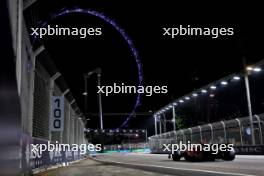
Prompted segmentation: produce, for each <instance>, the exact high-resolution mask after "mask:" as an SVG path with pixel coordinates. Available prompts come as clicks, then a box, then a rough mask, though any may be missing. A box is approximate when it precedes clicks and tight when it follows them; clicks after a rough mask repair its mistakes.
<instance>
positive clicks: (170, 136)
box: [149, 114, 264, 151]
mask: <svg viewBox="0 0 264 176" xmlns="http://www.w3.org/2000/svg"><path fill="white" fill-rule="evenodd" d="M253 126H254V132H255V136H254V138H255V144H254V145H263V144H264V141H263V135H264V132H263V129H264V114H260V115H255V116H254V117H253ZM180 141H181V142H182V143H187V142H188V141H190V142H191V143H209V144H212V143H231V144H234V146H246V145H253V144H252V139H251V129H250V118H249V117H244V118H239V119H238V118H237V119H233V120H228V121H221V122H216V123H212V124H206V125H203V126H196V127H193V128H188V129H183V130H178V131H171V132H168V133H163V134H159V135H155V136H151V137H149V146H150V148H151V150H153V151H157V150H161V149H162V145H163V144H166V143H174V144H175V143H179V142H180Z"/></svg>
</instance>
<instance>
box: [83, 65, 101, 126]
mask: <svg viewBox="0 0 264 176" xmlns="http://www.w3.org/2000/svg"><path fill="white" fill-rule="evenodd" d="M94 73H95V74H96V75H97V87H101V69H100V68H97V69H95V70H93V71H90V72H89V73H86V74H84V80H85V92H84V93H83V95H85V111H87V95H88V93H87V78H89V77H90V76H91V75H93V74H94ZM97 99H98V108H99V117H100V128H101V130H102V129H104V126H103V113H102V97H101V91H100V92H99V93H97ZM86 113H87V112H86Z"/></svg>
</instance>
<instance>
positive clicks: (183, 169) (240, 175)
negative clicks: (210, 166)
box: [95, 159, 256, 176]
mask: <svg viewBox="0 0 264 176" xmlns="http://www.w3.org/2000/svg"><path fill="white" fill-rule="evenodd" d="M95 160H97V161H99V162H100V161H101V162H108V163H113V164H123V165H130V166H143V167H156V168H164V169H173V170H182V171H194V172H205V173H213V174H222V175H237V176H256V175H249V174H242V173H232V172H218V171H211V170H200V169H188V168H177V167H167V166H158V165H147V164H133V163H125V162H116V161H103V160H98V159H95Z"/></svg>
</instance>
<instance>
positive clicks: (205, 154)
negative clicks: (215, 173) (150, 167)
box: [168, 148, 235, 162]
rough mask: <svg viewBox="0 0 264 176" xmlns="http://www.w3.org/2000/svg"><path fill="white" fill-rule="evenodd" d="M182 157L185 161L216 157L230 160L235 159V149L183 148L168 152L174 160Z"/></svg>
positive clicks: (205, 159)
mask: <svg viewBox="0 0 264 176" xmlns="http://www.w3.org/2000/svg"><path fill="white" fill-rule="evenodd" d="M182 157H183V158H184V159H185V160H186V161H192V162H195V161H215V160H216V159H222V160H224V161H232V160H234V159H235V150H234V148H232V149H231V150H226V151H221V150H218V151H217V152H213V151H204V150H202V149H198V150H192V151H189V150H185V151H183V152H181V151H180V150H177V151H175V152H173V153H172V154H169V156H168V158H169V159H171V158H172V159H173V160H174V161H179V160H181V158H182Z"/></svg>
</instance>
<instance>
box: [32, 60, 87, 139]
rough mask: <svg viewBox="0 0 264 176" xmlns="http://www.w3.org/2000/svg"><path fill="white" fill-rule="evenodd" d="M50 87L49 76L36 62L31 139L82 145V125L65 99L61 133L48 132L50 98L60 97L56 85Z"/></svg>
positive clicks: (59, 91) (60, 94)
mask: <svg viewBox="0 0 264 176" xmlns="http://www.w3.org/2000/svg"><path fill="white" fill-rule="evenodd" d="M51 85H52V84H51V78H50V76H49V74H48V73H47V72H46V70H45V69H44V68H43V67H42V66H41V64H40V63H39V62H36V69H35V80H34V108H33V124H32V126H33V131H32V137H36V138H40V139H46V140H50V141H52V142H56V141H58V142H59V143H65V144H81V143H84V142H85V140H84V124H83V123H82V121H81V120H80V119H79V118H78V117H77V115H76V114H75V112H74V110H73V109H72V107H71V106H70V104H69V102H68V100H67V99H66V98H65V99H64V128H63V131H62V132H50V131H49V118H50V110H51V108H50V107H51V104H50V102H51V96H52V95H54V96H62V92H61V90H60V88H59V87H58V86H57V85H56V84H54V87H53V88H52V86H51Z"/></svg>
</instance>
